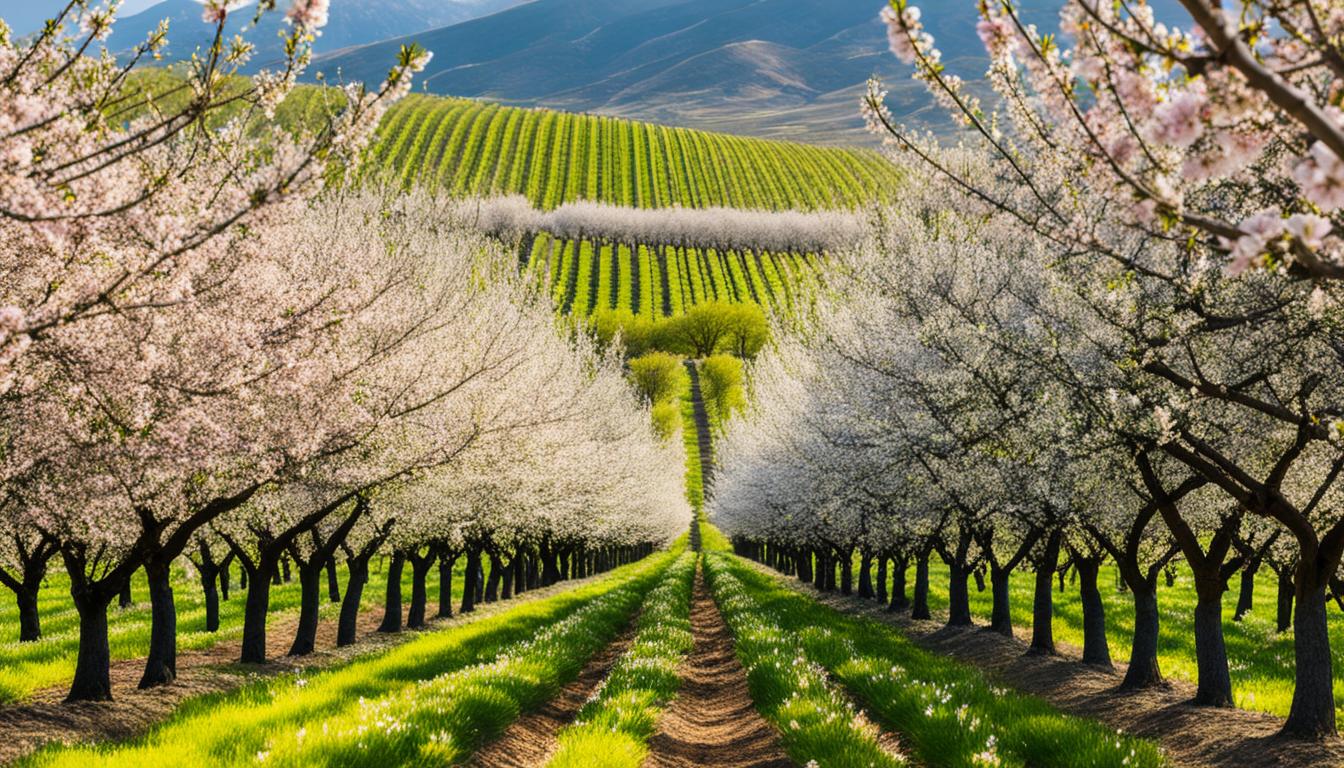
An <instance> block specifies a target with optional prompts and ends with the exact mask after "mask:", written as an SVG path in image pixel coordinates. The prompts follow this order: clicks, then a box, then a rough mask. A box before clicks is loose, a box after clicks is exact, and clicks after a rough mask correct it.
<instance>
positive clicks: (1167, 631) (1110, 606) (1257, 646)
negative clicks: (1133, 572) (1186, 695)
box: [907, 562, 1344, 717]
mask: <svg viewBox="0 0 1344 768" xmlns="http://www.w3.org/2000/svg"><path fill="white" fill-rule="evenodd" d="M1034 579H1035V577H1034V575H1033V574H1031V573H1029V572H1025V571H1024V572H1019V573H1014V574H1013V576H1012V579H1011V582H1010V584H1011V594H1012V616H1013V625H1014V626H1015V627H1016V628H1017V629H1018V631H1030V629H1031V607H1032V592H1033V588H1034ZM1116 582H1117V576H1116V572H1115V568H1113V567H1104V568H1103V569H1102V572H1101V575H1100V579H1099V583H1098V589H1099V590H1100V591H1101V597H1102V600H1103V602H1104V603H1105V605H1106V637H1107V641H1108V642H1109V644H1110V648H1111V658H1112V659H1113V660H1114V661H1115V662H1117V663H1124V662H1125V661H1127V660H1128V659H1129V647H1130V642H1131V640H1132V638H1133V636H1134V604H1133V600H1132V599H1131V597H1130V595H1129V594H1128V593H1126V592H1121V591H1119V590H1118V589H1116ZM907 583H908V584H910V585H913V584H914V571H913V569H912V570H911V571H910V573H909V574H908V576H907ZM1065 586H1066V588H1065V591H1064V592H1062V593H1061V592H1060V591H1059V582H1058V580H1056V582H1055V591H1054V598H1055V617H1054V634H1055V639H1056V640H1057V641H1059V642H1063V643H1068V644H1070V645H1073V646H1076V647H1082V644H1083V611H1082V605H1081V603H1080V602H1079V597H1078V585H1077V584H1076V583H1072V582H1067V581H1066V585H1065ZM1238 586H1239V584H1238V580H1237V579H1235V578H1234V579H1233V580H1232V583H1231V587H1232V588H1231V589H1230V590H1229V591H1228V592H1227V593H1226V594H1225V595H1224V596H1223V637H1224V640H1225V642H1226V643H1227V655H1228V661H1229V666H1230V670H1231V675H1232V687H1233V694H1234V697H1235V700H1236V704H1237V706H1238V707H1241V708H1243V709H1252V710H1257V711H1262V712H1269V713H1271V714H1275V715H1278V716H1280V717H1285V716H1287V714H1288V710H1289V708H1290V707H1291V705H1292V701H1293V631H1292V629H1291V628H1290V629H1289V630H1288V631H1287V632H1283V633H1279V632H1276V631H1275V620H1274V619H1275V602H1276V589H1277V581H1276V580H1275V577H1274V574H1273V572H1272V571H1270V570H1269V569H1268V568H1264V569H1262V570H1261V571H1260V573H1259V576H1258V578H1257V579H1256V585H1255V609H1254V610H1253V611H1252V612H1251V614H1250V615H1249V616H1247V617H1245V619H1244V620H1242V621H1239V622H1238V621H1233V620H1232V616H1233V615H1234V613H1235V610H1236V605H1237V588H1238ZM970 594H971V613H972V614H973V615H974V616H975V618H976V620H977V621H981V622H984V623H988V621H989V616H990V613H991V609H992V595H991V593H990V590H989V587H988V584H986V588H985V591H983V592H979V591H977V590H976V586H975V582H974V581H972V582H971V590H970ZM1157 599H1158V604H1159V606H1160V610H1161V622H1162V623H1161V630H1160V632H1159V635H1158V663H1159V665H1160V666H1161V668H1162V673H1163V674H1164V675H1166V676H1168V677H1171V678H1175V679H1179V680H1186V681H1189V682H1195V681H1197V679H1198V677H1199V674H1198V667H1197V666H1196V664H1195V630H1194V615H1195V602H1196V595H1195V587H1194V577H1193V576H1191V574H1190V572H1189V570H1187V569H1186V568H1185V567H1183V566H1178V567H1177V577H1176V583H1175V584H1174V585H1173V586H1171V587H1168V586H1167V585H1166V582H1165V581H1163V582H1161V584H1160V586H1159V587H1158V590H1157ZM929 607H930V608H931V609H932V611H933V614H934V616H935V617H938V616H940V615H942V616H946V615H947V569H946V567H945V566H944V565H942V564H941V563H936V562H934V563H930V565H929ZM1329 621H1330V649H1331V653H1332V654H1333V655H1334V660H1335V669H1344V613H1341V612H1340V611H1338V610H1336V609H1335V608H1333V607H1331V608H1330V610H1329ZM1335 707H1336V709H1337V710H1338V711H1339V712H1340V715H1341V717H1344V678H1337V679H1336V680H1335Z"/></svg>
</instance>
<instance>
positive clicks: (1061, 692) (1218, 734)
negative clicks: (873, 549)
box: [758, 565, 1344, 768]
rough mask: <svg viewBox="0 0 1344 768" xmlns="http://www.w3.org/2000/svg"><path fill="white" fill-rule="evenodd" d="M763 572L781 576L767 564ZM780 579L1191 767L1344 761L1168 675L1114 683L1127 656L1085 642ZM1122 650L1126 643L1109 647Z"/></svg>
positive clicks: (1339, 747)
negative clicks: (1009, 630) (1027, 637)
mask: <svg viewBox="0 0 1344 768" xmlns="http://www.w3.org/2000/svg"><path fill="white" fill-rule="evenodd" d="M758 567H759V568H760V569H761V571H762V572H763V573H769V574H771V575H774V576H778V574H776V573H775V572H774V571H772V570H770V569H769V568H766V567H765V566H760V565H758ZM783 582H784V583H785V584H787V585H789V586H790V587H792V588H793V589H795V590H797V591H798V592H801V593H803V594H806V595H807V596H808V597H811V598H814V599H816V600H818V601H819V602H822V603H825V604H827V605H830V606H831V607H833V608H837V609H839V610H842V611H845V612H847V613H854V614H862V615H864V616H868V617H869V618H872V619H876V620H877V621H881V622H883V623H885V624H890V625H892V626H894V627H896V628H898V629H900V630H901V632H902V633H903V634H905V635H906V636H907V637H909V638H910V639H911V640H913V641H915V642H916V643H918V644H919V645H921V646H923V647H924V648H927V649H929V650H931V651H935V652H937V653H940V654H943V655H946V656H951V657H952V658H954V659H957V660H958V661H962V662H966V663H969V664H974V665H975V666H977V667H980V668H981V669H984V670H986V671H987V672H989V674H990V675H991V676H992V677H993V678H994V679H996V680H998V681H1000V682H1002V683H1005V684H1007V685H1009V686H1011V687H1013V688H1016V689H1018V690H1021V691H1025V692H1028V693H1033V694H1036V695H1037V696H1040V697H1041V698H1043V699H1045V700H1047V701H1049V702H1050V703H1051V704H1053V705H1055V706H1056V707H1058V708H1060V709H1061V710H1064V711H1065V712H1069V713H1071V714H1075V715H1081V716H1084V717H1090V718H1093V719H1096V720H1100V721H1101V722H1103V723H1106V724H1107V725H1109V726H1111V727H1113V728H1119V729H1122V730H1124V731H1125V732H1127V733H1131V734H1135V735H1137V736H1143V737H1145V738H1150V739H1153V740H1154V741H1157V742H1158V743H1160V744H1161V745H1162V748H1163V750H1164V751H1165V752H1166V754H1167V755H1168V756H1169V757H1171V758H1172V760H1173V761H1174V762H1175V763H1176V764H1177V765H1181V766H1188V767H1189V768H1326V766H1344V741H1341V740H1340V739H1333V740H1331V741H1329V742H1326V743H1303V742H1298V741H1291V740H1287V739H1281V738H1278V737H1277V736H1276V734H1277V733H1278V731H1279V729H1280V728H1281V727H1283V720H1282V718H1279V717H1275V716H1274V715H1270V714H1265V713H1263V712H1250V711H1247V710H1242V709H1209V708H1207V707H1194V706H1191V705H1190V704H1189V702H1190V700H1191V699H1193V698H1194V695H1195V686H1193V685H1191V684H1190V683H1187V682H1184V681H1171V682H1169V683H1168V684H1167V685H1166V686H1164V687H1161V688H1157V689H1152V690H1147V691H1139V692H1135V693H1120V692H1118V691H1117V690H1116V689H1117V688H1118V687H1119V685H1120V680H1121V679H1122V678H1123V677H1124V672H1125V668H1124V665H1123V664H1117V665H1116V669H1115V670H1114V671H1108V670H1103V669H1097V668H1096V667H1091V666H1087V665H1084V664H1083V663H1082V662H1081V659H1082V653H1081V651H1080V649H1077V648H1074V647H1071V646H1068V645H1063V644H1060V645H1059V650H1060V654H1059V655H1058V656H1037V655H1027V654H1026V650H1027V644H1026V643H1025V642H1023V641H1022V640H1020V639H1017V638H1007V637H1003V636H1002V635H998V634H995V633H992V632H982V631H978V629H972V630H965V629H948V628H947V627H945V626H943V624H942V623H941V622H938V621H915V620H912V619H910V618H908V617H907V616H904V615H901V614H892V613H887V612H886V610H884V607H883V606H881V605H879V604H878V603H877V602H876V601H872V600H862V599H859V598H857V597H852V596H851V597H845V596H843V595H840V594H836V593H820V592H817V591H816V590H815V589H814V588H812V587H811V586H810V585H804V584H802V583H801V582H799V581H798V580H797V579H792V578H785V579H783ZM1111 651H1112V653H1113V654H1117V655H1123V653H1125V652H1127V649H1119V648H1112V649H1111Z"/></svg>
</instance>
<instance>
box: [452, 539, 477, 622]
mask: <svg viewBox="0 0 1344 768" xmlns="http://www.w3.org/2000/svg"><path fill="white" fill-rule="evenodd" d="M480 570H481V550H480V549H477V548H475V547H473V548H471V549H468V550H467V572H466V576H465V578H464V579H463V581H462V606H461V608H459V609H458V613H471V612H472V611H473V610H475V608H476V584H477V580H478V579H479V578H480Z"/></svg>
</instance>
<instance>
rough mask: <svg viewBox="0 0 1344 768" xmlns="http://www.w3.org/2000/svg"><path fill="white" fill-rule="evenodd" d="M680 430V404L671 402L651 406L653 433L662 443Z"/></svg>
mask: <svg viewBox="0 0 1344 768" xmlns="http://www.w3.org/2000/svg"><path fill="white" fill-rule="evenodd" d="M678 429H681V403H680V401H673V402H669V403H658V404H657V405H655V406H653V431H654V432H655V433H656V434H657V435H658V437H659V438H660V439H662V440H664V441H666V440H671V439H672V436H673V435H675V434H677V430H678Z"/></svg>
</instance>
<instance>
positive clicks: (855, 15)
mask: <svg viewBox="0 0 1344 768" xmlns="http://www.w3.org/2000/svg"><path fill="white" fill-rule="evenodd" d="M916 3H917V4H918V5H920V6H922V7H923V9H924V20H925V23H926V24H927V26H928V27H929V29H930V31H931V32H932V33H933V34H934V35H935V36H936V37H937V38H938V45H939V47H940V48H941V49H942V51H943V54H944V58H945V60H946V61H947V63H948V65H949V67H950V69H951V70H952V71H953V72H956V73H957V74H960V75H962V76H964V77H967V78H979V77H980V76H981V75H982V74H983V73H984V69H985V63H986V62H985V59H984V53H983V49H982V48H981V45H980V41H979V40H978V39H977V37H976V35H975V21H976V18H977V16H976V10H975V5H976V4H975V2H973V0H925V1H924V2H918V0H916ZM1154 5H1157V6H1159V8H1160V12H1161V13H1163V14H1177V15H1173V16H1172V18H1174V19H1178V20H1179V19H1183V18H1185V17H1183V16H1182V15H1179V14H1181V13H1183V12H1179V11H1176V10H1175V9H1176V8H1177V6H1178V3H1177V0H1155V2H1154ZM881 6H882V3H881V2H880V1H878V0H535V1H534V2H530V3H526V4H523V5H519V6H517V7H514V8H512V9H509V10H505V11H503V12H500V13H497V14H494V15H490V16H485V17H482V18H477V19H474V20H472V21H468V22H465V23H462V24H457V25H454V26H450V27H446V28H442V29H434V30H431V31H428V32H421V33H416V34H414V35H406V36H403V37H400V38H394V39H390V40H386V41H383V42H378V43H373V44H370V45H363V46H358V47H355V48H351V49H348V50H341V51H335V52H332V53H329V54H327V55H325V56H322V57H320V60H319V62H318V64H317V68H318V69H322V70H325V71H328V72H331V71H334V70H336V69H340V71H341V72H342V73H343V75H344V76H345V77H347V78H349V79H357V80H358V79H368V80H371V79H374V78H377V77H381V75H382V73H383V72H384V71H385V70H386V68H387V66H388V63H389V62H390V61H392V58H393V56H394V55H395V53H396V50H397V47H398V46H399V45H401V44H402V43H405V42H407V41H409V40H415V41H416V42H419V43H420V44H421V45H423V46H425V47H426V48H428V49H429V50H431V51H433V52H434V60H433V62H432V63H431V64H430V67H429V69H428V71H426V72H425V73H424V74H423V75H421V76H420V78H419V82H418V88H423V89H427V90H429V91H430V92H433V93H441V94H452V95H457V96H476V97H484V98H489V99H494V100H499V101H504V102H507V103H511V104H524V105H544V106H551V107H556V108H562V109H569V110H576V111H590V112H601V113H606V114H616V115H623V116H627V117H634V118H639V119H645V120H654V121H659V122H665V123H673V124H677V125H686V126H692V127H698V128H707V129H714V130H727V131H733V132H738V133H750V134H755V135H761V136H773V137H781V138H797V139H805V140H811V141H820V142H828V143H852V142H855V141H867V139H866V137H865V136H864V134H863V132H862V121H861V120H860V119H859V117H858V109H857V105H858V100H859V98H860V96H861V94H862V92H863V84H864V82H865V81H866V80H867V78H868V76H869V75H871V74H874V73H877V74H879V75H882V76H883V78H884V79H885V80H886V81H887V84H888V87H890V88H891V91H892V96H891V105H892V108H893V110H894V111H896V112H897V113H898V114H900V115H901V116H902V118H903V119H910V120H913V121H915V122H920V121H924V122H926V123H927V124H929V125H933V126H936V127H938V126H945V123H944V122H943V121H942V120H941V118H940V117H939V116H937V115H935V114H934V113H933V112H932V111H931V109H932V108H931V105H930V102H929V99H928V98H927V96H926V95H925V94H924V91H923V87H922V86H921V85H919V84H916V83H912V82H911V81H910V79H909V71H908V69H906V68H904V67H902V66H901V65H900V64H899V63H898V62H896V60H895V59H894V58H892V56H891V55H890V54H889V53H888V52H887V42H886V35H885V30H884V29H883V27H882V25H881V23H880V22H879V21H878V18H877V16H878V11H879V10H880V9H881ZM1059 6H1060V3H1059V2H1058V1H1057V0H1055V1H1052V0H1034V1H1033V2H1030V3H1027V11H1026V14H1027V17H1028V18H1029V19H1030V20H1032V21H1035V22H1037V23H1040V24H1041V25H1042V26H1043V27H1047V28H1052V27H1053V26H1054V24H1055V21H1056V13H1057V9H1058V8H1059ZM925 118H927V120H925Z"/></svg>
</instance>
